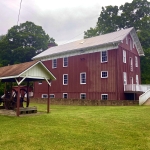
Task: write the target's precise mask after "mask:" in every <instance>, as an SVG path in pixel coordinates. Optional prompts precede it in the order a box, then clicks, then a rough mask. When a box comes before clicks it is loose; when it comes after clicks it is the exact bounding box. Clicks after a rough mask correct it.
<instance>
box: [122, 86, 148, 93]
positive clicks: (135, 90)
mask: <svg viewBox="0 0 150 150" xmlns="http://www.w3.org/2000/svg"><path fill="white" fill-rule="evenodd" d="M149 89H150V85H149V84H127V85H124V92H125V93H138V92H141V93H144V92H146V91H147V90H149Z"/></svg>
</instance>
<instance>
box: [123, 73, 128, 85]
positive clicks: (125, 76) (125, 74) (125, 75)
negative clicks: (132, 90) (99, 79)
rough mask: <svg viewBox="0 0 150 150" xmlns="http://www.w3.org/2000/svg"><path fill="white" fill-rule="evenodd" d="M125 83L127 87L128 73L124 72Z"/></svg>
mask: <svg viewBox="0 0 150 150" xmlns="http://www.w3.org/2000/svg"><path fill="white" fill-rule="evenodd" d="M123 80H124V81H123V82H124V85H127V73H126V72H123Z"/></svg>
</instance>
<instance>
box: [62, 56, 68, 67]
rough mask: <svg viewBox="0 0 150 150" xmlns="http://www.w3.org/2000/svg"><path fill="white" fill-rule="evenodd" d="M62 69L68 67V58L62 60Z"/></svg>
mask: <svg viewBox="0 0 150 150" xmlns="http://www.w3.org/2000/svg"><path fill="white" fill-rule="evenodd" d="M63 67H68V57H64V58H63Z"/></svg>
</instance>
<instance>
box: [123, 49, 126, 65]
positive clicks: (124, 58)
mask: <svg viewBox="0 0 150 150" xmlns="http://www.w3.org/2000/svg"><path fill="white" fill-rule="evenodd" d="M123 63H126V51H125V50H123Z"/></svg>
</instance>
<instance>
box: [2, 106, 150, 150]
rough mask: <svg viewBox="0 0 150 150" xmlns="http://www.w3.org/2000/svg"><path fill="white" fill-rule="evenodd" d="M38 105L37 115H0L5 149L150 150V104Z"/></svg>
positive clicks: (3, 147)
mask: <svg viewBox="0 0 150 150" xmlns="http://www.w3.org/2000/svg"><path fill="white" fill-rule="evenodd" d="M31 105H32V106H37V108H38V111H40V112H39V113H38V114H37V115H35V114H34V115H30V114H28V115H27V116H22V117H12V116H0V118H1V119H0V124H1V138H0V145H1V149H2V150H3V149H4V150H12V149H17V150H125V149H126V150H148V149H150V142H149V139H150V138H149V137H150V130H149V127H150V122H149V114H150V109H149V107H148V106H130V107H126V106H119V107H118V106H117V107H116V106H112V107H110V106H106V107H105V106H100V107H99V106H95V107H94V106H54V105H52V106H51V113H50V114H47V113H46V105H45V104H31Z"/></svg>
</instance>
